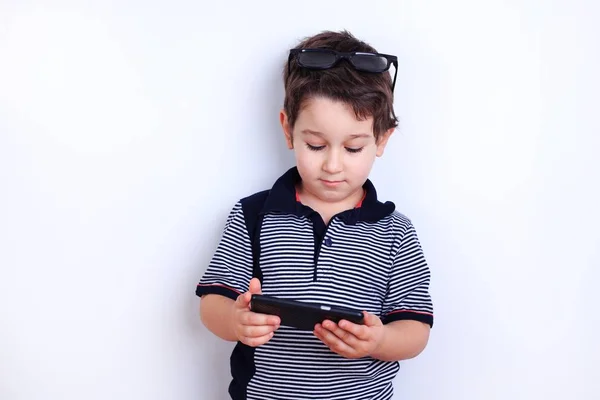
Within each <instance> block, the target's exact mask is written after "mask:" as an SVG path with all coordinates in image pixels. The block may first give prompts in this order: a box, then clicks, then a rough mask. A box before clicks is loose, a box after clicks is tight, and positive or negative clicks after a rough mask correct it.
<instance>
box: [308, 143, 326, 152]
mask: <svg viewBox="0 0 600 400" xmlns="http://www.w3.org/2000/svg"><path fill="white" fill-rule="evenodd" d="M306 147H308V149H309V150H312V151H319V150H323V149H324V148H325V146H312V145H310V144H308V143H306Z"/></svg>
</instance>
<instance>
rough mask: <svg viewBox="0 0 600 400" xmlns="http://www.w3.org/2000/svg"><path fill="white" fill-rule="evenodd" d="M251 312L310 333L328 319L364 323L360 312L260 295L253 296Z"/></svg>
mask: <svg viewBox="0 0 600 400" xmlns="http://www.w3.org/2000/svg"><path fill="white" fill-rule="evenodd" d="M250 311H252V312H255V313H261V314H271V315H277V316H279V318H280V319H281V325H285V326H292V327H295V328H298V329H302V330H310V331H312V330H314V328H315V325H316V324H319V323H322V322H323V321H325V320H326V319H328V320H330V321H333V322H335V323H337V322H339V321H341V320H342V319H345V320H347V321H350V322H353V323H355V324H363V323H364V321H363V320H364V315H363V313H362V311H360V310H353V309H351V308H346V307H335V306H328V305H324V304H316V303H307V302H303V301H296V300H287V299H280V298H277V297H272V296H266V295H260V294H253V295H252V298H251V300H250Z"/></svg>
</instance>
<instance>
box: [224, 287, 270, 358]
mask: <svg viewBox="0 0 600 400" xmlns="http://www.w3.org/2000/svg"><path fill="white" fill-rule="evenodd" d="M253 294H261V288H260V281H259V280H258V279H256V278H252V280H251V281H250V285H249V288H248V291H247V292H246V293H243V294H240V295H239V296H238V298H237V299H236V301H235V303H233V321H232V323H233V332H234V333H235V336H236V337H237V339H238V340H239V341H240V342H242V343H244V344H246V345H248V346H251V347H257V346H260V345H262V344H265V343H267V342H268V341H269V340H271V338H272V337H273V334H274V332H275V331H276V330H277V329H279V324H280V320H279V317H278V316H276V315H267V314H258V313H255V312H252V311H250V299H251V298H252V295H253Z"/></svg>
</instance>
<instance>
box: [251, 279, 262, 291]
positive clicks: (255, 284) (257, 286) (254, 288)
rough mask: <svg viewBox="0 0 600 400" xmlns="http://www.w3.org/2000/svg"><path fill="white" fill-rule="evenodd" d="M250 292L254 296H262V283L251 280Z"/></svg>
mask: <svg viewBox="0 0 600 400" xmlns="http://www.w3.org/2000/svg"><path fill="white" fill-rule="evenodd" d="M248 291H249V292H250V293H252V294H261V287H260V281H259V280H258V279H257V278H252V279H251V280H250V284H249V286H248Z"/></svg>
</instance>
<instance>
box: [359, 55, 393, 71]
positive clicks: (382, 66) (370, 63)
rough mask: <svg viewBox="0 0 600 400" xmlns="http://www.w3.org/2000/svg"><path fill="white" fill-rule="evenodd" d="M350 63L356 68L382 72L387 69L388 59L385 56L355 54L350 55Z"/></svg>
mask: <svg viewBox="0 0 600 400" xmlns="http://www.w3.org/2000/svg"><path fill="white" fill-rule="evenodd" d="M352 64H354V66H355V67H356V69H361V70H363V71H370V72H383V71H385V70H386V69H387V66H388V61H387V58H385V57H381V56H377V55H369V54H357V55H355V56H354V57H352Z"/></svg>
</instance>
